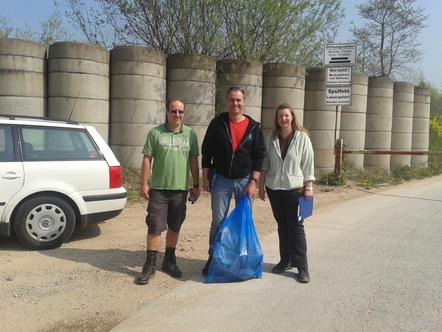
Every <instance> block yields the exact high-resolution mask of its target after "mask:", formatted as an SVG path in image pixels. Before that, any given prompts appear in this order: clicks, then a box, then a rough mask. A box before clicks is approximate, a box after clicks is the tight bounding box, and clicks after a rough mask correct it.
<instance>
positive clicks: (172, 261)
mask: <svg viewBox="0 0 442 332" xmlns="http://www.w3.org/2000/svg"><path fill="white" fill-rule="evenodd" d="M161 271H163V272H165V273H167V274H168V275H170V276H171V277H172V278H181V275H182V273H181V270H180V269H179V268H178V265H176V256H175V248H172V247H166V252H165V253H164V259H163V265H162V266H161Z"/></svg>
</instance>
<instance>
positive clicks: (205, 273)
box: [203, 256, 213, 277]
mask: <svg viewBox="0 0 442 332" xmlns="http://www.w3.org/2000/svg"><path fill="white" fill-rule="evenodd" d="M212 258H213V256H209V259H208V260H207V262H206V265H204V268H203V276H205V277H207V276H208V275H209V266H210V263H211V262H212Z"/></svg>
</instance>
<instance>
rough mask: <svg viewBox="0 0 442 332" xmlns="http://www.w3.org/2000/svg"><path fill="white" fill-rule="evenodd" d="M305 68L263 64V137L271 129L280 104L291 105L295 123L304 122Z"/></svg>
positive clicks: (283, 64) (294, 65)
mask: <svg viewBox="0 0 442 332" xmlns="http://www.w3.org/2000/svg"><path fill="white" fill-rule="evenodd" d="M304 89H305V68H304V67H303V66H301V65H296V64H286V63H270V64H265V65H264V68H263V82H262V113H261V122H262V123H261V127H262V130H263V133H264V135H265V136H267V135H268V134H269V133H270V132H271V131H272V129H273V127H274V123H275V110H276V108H277V107H278V106H279V105H280V104H282V103H287V104H289V105H291V106H292V107H293V109H294V111H295V117H296V121H297V122H298V123H299V124H300V125H302V124H303V122H304V94H305V93H304Z"/></svg>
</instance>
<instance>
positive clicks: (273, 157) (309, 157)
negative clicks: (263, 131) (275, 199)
mask: <svg viewBox="0 0 442 332" xmlns="http://www.w3.org/2000/svg"><path fill="white" fill-rule="evenodd" d="M265 146H266V157H265V159H264V165H263V170H264V171H266V173H267V175H266V179H265V185H266V186H267V187H269V188H270V189H273V190H290V189H295V188H300V187H302V186H303V185H304V183H305V182H306V181H314V180H315V176H314V160H313V159H314V157H313V148H312V143H311V141H310V138H309V137H308V135H307V134H306V133H305V132H300V131H298V130H297V131H296V132H295V135H294V136H293V139H292V141H291V142H290V145H289V147H288V149H287V155H286V156H285V159H284V160H283V159H282V158H281V148H280V146H279V139H278V137H274V136H273V134H270V135H269V136H268V137H267V138H266V140H265Z"/></svg>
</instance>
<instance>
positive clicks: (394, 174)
mask: <svg viewBox="0 0 442 332" xmlns="http://www.w3.org/2000/svg"><path fill="white" fill-rule="evenodd" d="M439 174H442V163H441V162H439V160H437V161H435V160H432V161H430V163H429V167H425V168H417V167H410V166H403V167H399V168H395V169H392V170H391V172H388V171H386V170H371V169H366V170H361V169H355V168H351V167H348V166H344V168H343V170H342V172H341V174H340V175H337V174H334V173H327V174H326V173H321V174H319V175H318V176H317V179H316V183H318V184H322V185H326V186H335V187H337V186H343V185H345V184H346V183H347V182H348V181H351V182H353V183H355V184H356V185H358V186H360V187H362V188H365V189H371V188H375V187H380V186H382V185H386V184H399V183H402V182H404V181H410V180H413V179H423V178H427V177H432V176H436V175H439Z"/></svg>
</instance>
